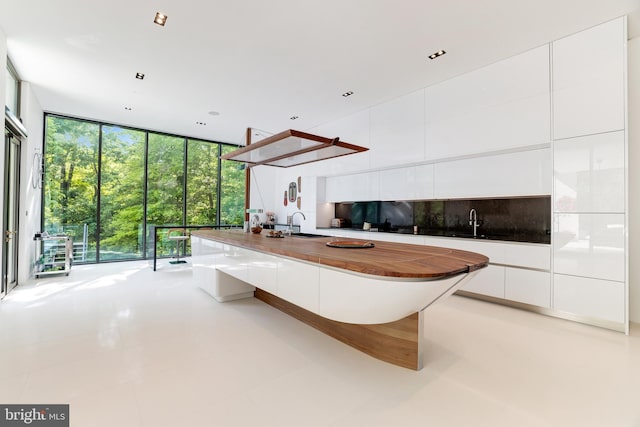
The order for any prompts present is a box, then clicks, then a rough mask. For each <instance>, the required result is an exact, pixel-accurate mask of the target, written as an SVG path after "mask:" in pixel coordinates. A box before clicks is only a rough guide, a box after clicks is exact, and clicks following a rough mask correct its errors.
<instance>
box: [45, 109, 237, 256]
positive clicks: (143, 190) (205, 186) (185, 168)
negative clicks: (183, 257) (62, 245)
mask: <svg viewBox="0 0 640 427" xmlns="http://www.w3.org/2000/svg"><path fill="white" fill-rule="evenodd" d="M45 122H46V129H45V148H44V152H45V179H44V182H45V187H44V192H43V198H44V201H43V222H44V224H43V226H44V228H43V229H44V230H45V231H47V232H48V233H66V234H68V235H71V236H72V237H73V241H74V262H103V261H114V260H125V259H141V258H146V257H150V256H152V250H153V226H157V225H192V224H198V225H241V224H242V222H243V219H244V218H243V212H244V191H245V181H244V171H241V170H240V169H239V168H238V166H237V163H234V162H228V161H222V160H220V159H219V156H220V154H221V151H222V152H226V151H227V150H232V149H234V148H235V147H234V146H229V145H227V144H222V143H216V142H210V141H201V140H191V139H187V138H184V137H179V136H174V135H165V134H159V133H154V132H148V131H144V130H140V129H131V128H125V127H121V126H115V125H111V124H106V123H96V122H90V121H86V120H79V119H73V118H68V117H62V116H58V115H53V114H49V115H47V116H46V120H45ZM165 231H166V230H165ZM160 240H161V239H159V242H158V243H159V244H158V249H159V252H158V253H159V255H167V254H169V253H170V252H171V251H172V250H173V249H174V245H172V244H170V243H169V242H165V241H160Z"/></svg>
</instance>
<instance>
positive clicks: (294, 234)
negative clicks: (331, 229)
mask: <svg viewBox="0 0 640 427" xmlns="http://www.w3.org/2000/svg"><path fill="white" fill-rule="evenodd" d="M291 237H306V238H314V237H328V236H325V235H322V234H313V233H291Z"/></svg>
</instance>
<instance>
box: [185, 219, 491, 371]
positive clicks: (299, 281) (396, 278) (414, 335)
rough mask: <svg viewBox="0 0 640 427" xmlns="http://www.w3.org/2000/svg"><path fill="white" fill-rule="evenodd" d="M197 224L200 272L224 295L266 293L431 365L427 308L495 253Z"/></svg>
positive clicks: (387, 351)
mask: <svg viewBox="0 0 640 427" xmlns="http://www.w3.org/2000/svg"><path fill="white" fill-rule="evenodd" d="M267 236H268V235H267V231H263V232H262V233H261V234H253V233H242V232H238V231H217V230H200V231H194V232H193V234H192V243H191V244H192V253H193V269H194V280H195V282H196V284H197V285H198V286H200V287H201V288H202V289H204V290H205V291H206V292H208V293H210V294H211V295H212V296H213V297H214V298H216V300H218V301H220V302H225V301H230V300H234V299H238V298H248V297H256V298H258V299H260V300H262V301H264V302H266V303H268V304H270V305H272V306H274V307H276V308H278V309H279V310H282V311H284V312H285V313H287V314H289V315H291V316H293V317H296V318H297V319H299V320H301V321H303V322H305V323H307V324H309V325H311V326H313V327H315V328H316V329H319V330H321V331H322V332H324V333H326V334H328V335H330V336H332V337H334V338H336V339H339V340H341V341H343V342H345V343H346V344H348V345H351V346H353V347H355V348H357V349H359V350H361V351H363V352H365V353H367V354H370V355H372V356H373V357H376V358H378V359H381V360H385V361H387V362H390V363H394V364H397V365H400V366H404V367H407V368H411V369H421V368H422V350H423V349H422V347H423V345H422V341H423V331H422V329H423V311H424V309H425V308H427V307H428V306H429V305H431V304H433V303H434V302H435V301H438V300H439V299H441V298H444V297H446V296H448V295H450V294H451V293H453V292H454V291H455V290H457V289H458V288H460V287H461V286H463V284H464V283H465V282H466V280H468V279H469V278H470V277H471V276H472V275H473V274H474V273H475V272H476V271H478V270H479V269H481V268H484V267H485V266H486V265H487V264H488V262H489V259H488V258H487V257H486V256H484V255H480V254H477V253H473V252H467V251H460V250H455V249H449V248H439V247H433V246H421V245H409V244H400V243H391V242H375V245H374V246H373V247H368V248H360V249H353V248H352V249H343V248H335V247H330V246H327V243H335V242H336V240H340V241H342V243H349V242H356V240H355V239H343V238H340V239H337V238H332V237H330V236H326V237H294V236H287V237H284V238H269V237H267Z"/></svg>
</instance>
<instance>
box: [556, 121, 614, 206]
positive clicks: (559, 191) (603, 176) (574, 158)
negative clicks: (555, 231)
mask: <svg viewBox="0 0 640 427" xmlns="http://www.w3.org/2000/svg"><path fill="white" fill-rule="evenodd" d="M553 156H554V157H553V168H554V174H553V177H554V187H555V188H554V190H555V191H554V199H555V200H554V211H556V212H591V213H594V212H603V213H607V212H624V199H625V178H624V175H625V170H624V168H625V155H624V131H618V132H609V133H603V134H598V135H591V136H586V137H579V138H570V139H565V140H560V141H555V142H554V147H553Z"/></svg>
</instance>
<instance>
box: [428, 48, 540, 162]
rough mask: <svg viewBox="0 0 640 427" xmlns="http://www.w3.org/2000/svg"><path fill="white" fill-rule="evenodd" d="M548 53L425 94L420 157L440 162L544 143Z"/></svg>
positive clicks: (449, 82)
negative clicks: (423, 146) (423, 153)
mask: <svg viewBox="0 0 640 427" xmlns="http://www.w3.org/2000/svg"><path fill="white" fill-rule="evenodd" d="M549 98H550V93H549V47H548V45H545V46H541V47H539V48H536V49H532V50H530V51H528V52H525V53H522V54H520V55H516V56H514V57H511V58H509V59H506V60H503V61H499V62H497V63H495V64H492V65H489V66H486V67H484V68H481V69H479V70H475V71H472V72H470V73H467V74H463V75H461V76H459V77H455V78H453V79H450V80H447V81H445V82H442V83H439V84H436V85H433V86H430V87H428V88H427V89H426V145H427V148H426V157H427V159H441V158H447V157H454V156H460V155H465V154H475V153H482V152H487V151H495V150H502V149H506V148H513V147H522V146H527V145H537V144H543V143H548V142H549V140H550V135H551V132H550V127H551V124H550V116H551V112H550V105H551V104H550V99H549Z"/></svg>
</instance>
